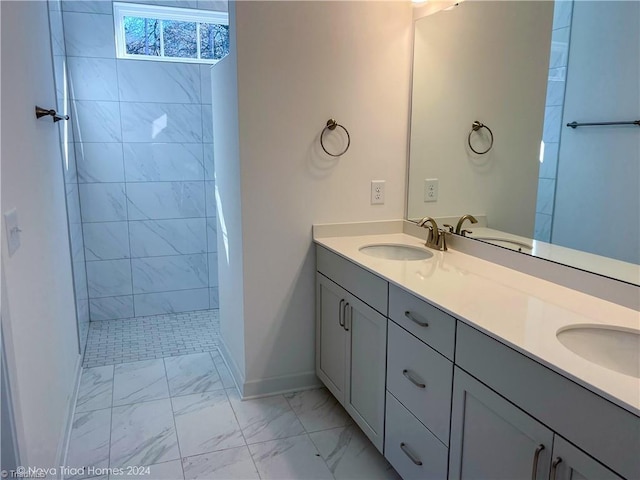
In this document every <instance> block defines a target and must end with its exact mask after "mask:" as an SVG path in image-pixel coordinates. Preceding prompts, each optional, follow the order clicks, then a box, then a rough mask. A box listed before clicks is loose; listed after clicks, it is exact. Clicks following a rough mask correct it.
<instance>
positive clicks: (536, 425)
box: [449, 367, 553, 480]
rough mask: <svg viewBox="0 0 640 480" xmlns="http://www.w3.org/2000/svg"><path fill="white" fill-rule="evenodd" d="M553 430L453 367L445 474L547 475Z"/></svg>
mask: <svg viewBox="0 0 640 480" xmlns="http://www.w3.org/2000/svg"><path fill="white" fill-rule="evenodd" d="M552 448H553V432H552V431H551V430H549V429H548V428H546V427H545V426H544V425H542V424H541V423H540V422H538V421H537V420H535V419H534V418H533V417H530V416H529V415H527V414H526V413H524V412H523V411H522V410H520V409H519V408H517V407H516V406H514V405H512V404H511V403H510V402H508V401H507V400H505V399H504V398H502V397H501V396H499V395H498V394H497V393H495V392H494V391H492V390H491V389H489V388H488V387H486V386H485V385H483V384H482V383H480V382H479V381H477V380H476V379H474V378H473V377H471V376H470V375H468V374H466V373H465V372H463V371H462V370H460V369H459V368H457V367H456V368H455V373H454V387H453V407H452V417H451V443H450V446H449V449H450V451H449V479H450V480H453V479H474V480H476V479H492V480H498V479H504V480H519V479H522V480H528V479H536V480H543V479H545V480H546V479H547V478H549V469H550V465H551V453H552Z"/></svg>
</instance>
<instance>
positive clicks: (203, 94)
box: [200, 65, 211, 105]
mask: <svg viewBox="0 0 640 480" xmlns="http://www.w3.org/2000/svg"><path fill="white" fill-rule="evenodd" d="M200 103H202V104H205V105H211V65H200Z"/></svg>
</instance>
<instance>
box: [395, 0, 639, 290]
mask: <svg viewBox="0 0 640 480" xmlns="http://www.w3.org/2000/svg"><path fill="white" fill-rule="evenodd" d="M639 119H640V3H639V2H626V1H620V2H618V1H576V2H573V1H557V2H555V3H554V2H547V1H534V2H503V1H495V2H494V1H476V0H467V1H465V2H462V3H459V4H458V6H457V7H455V8H448V9H446V10H441V11H438V12H437V13H433V14H430V15H427V16H424V17H422V18H419V19H417V20H416V22H415V39H414V65H413V92H412V118H411V138H410V163H409V185H408V201H407V217H408V218H409V219H411V220H418V219H420V218H422V217H425V216H431V217H435V218H436V219H438V223H439V224H441V223H450V224H453V225H456V222H457V220H458V218H459V217H461V216H462V215H464V214H472V215H473V216H474V218H475V219H477V221H478V222H477V223H476V224H471V222H465V224H464V227H462V229H461V230H466V232H464V233H465V234H466V235H467V236H469V237H473V238H477V239H480V240H483V241H488V242H490V243H494V244H496V245H499V246H502V247H505V248H511V249H514V250H517V251H521V252H523V253H529V254H533V255H536V256H541V257H544V258H547V259H551V260H554V261H558V262H561V263H566V264H569V265H572V266H576V267H578V268H581V269H584V270H590V271H594V272H596V273H600V274H604V275H607V276H611V277H614V278H618V279H620V280H623V281H626V282H629V283H635V284H640V267H639V266H638V265H639V264H640V227H639V225H640V185H639V184H640V122H638V123H636V124H634V123H633V122H635V121H638V120H639ZM573 122H577V123H578V124H581V123H606V122H626V123H624V124H619V125H578V126H577V127H576V128H573V127H572V126H567V124H568V123H573Z"/></svg>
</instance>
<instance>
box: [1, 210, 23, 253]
mask: <svg viewBox="0 0 640 480" xmlns="http://www.w3.org/2000/svg"><path fill="white" fill-rule="evenodd" d="M4 227H5V229H6V231H7V249H8V250H9V256H11V255H13V254H14V253H15V252H16V250H18V248H20V232H21V231H22V230H20V225H18V211H17V210H16V209H15V208H12V209H11V210H9V211H7V212H4Z"/></svg>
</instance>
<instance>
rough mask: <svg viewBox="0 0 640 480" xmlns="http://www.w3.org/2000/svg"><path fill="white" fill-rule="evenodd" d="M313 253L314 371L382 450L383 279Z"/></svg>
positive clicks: (320, 252)
mask: <svg viewBox="0 0 640 480" xmlns="http://www.w3.org/2000/svg"><path fill="white" fill-rule="evenodd" d="M317 253H318V256H317V269H318V273H317V274H316V374H317V375H318V377H319V378H320V380H322V382H323V383H324V384H325V385H326V386H327V388H328V389H329V390H330V391H331V393H333V395H334V396H335V397H336V399H338V401H339V402H340V403H341V404H342V406H344V408H345V409H346V410H347V412H348V413H349V414H350V415H351V417H352V418H353V419H354V421H355V422H356V423H357V424H358V426H359V427H360V428H361V429H362V431H363V432H364V433H365V434H366V435H367V437H369V439H370V440H371V442H372V443H373V444H374V445H375V446H376V448H377V449H378V450H380V452H382V449H383V444H384V415H385V375H386V362H387V318H386V316H385V315H383V314H382V313H380V311H378V310H377V309H380V310H383V311H384V312H385V313H386V308H387V307H386V305H387V290H388V284H387V282H385V281H384V280H382V279H381V278H379V277H377V276H375V275H373V274H371V273H369V272H367V271H366V270H364V269H361V268H359V267H357V266H355V265H354V264H353V263H351V262H348V261H347V260H345V259H343V258H341V257H339V256H338V255H335V254H333V253H331V252H329V251H327V250H325V249H322V248H319V249H318V252H317ZM353 292H358V293H360V294H361V295H362V297H364V298H358V296H356V295H355V294H354V293H353ZM372 292H373V295H372ZM375 292H383V293H382V295H376V294H375ZM365 301H366V303H365ZM371 305H375V306H376V308H373V306H371Z"/></svg>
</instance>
